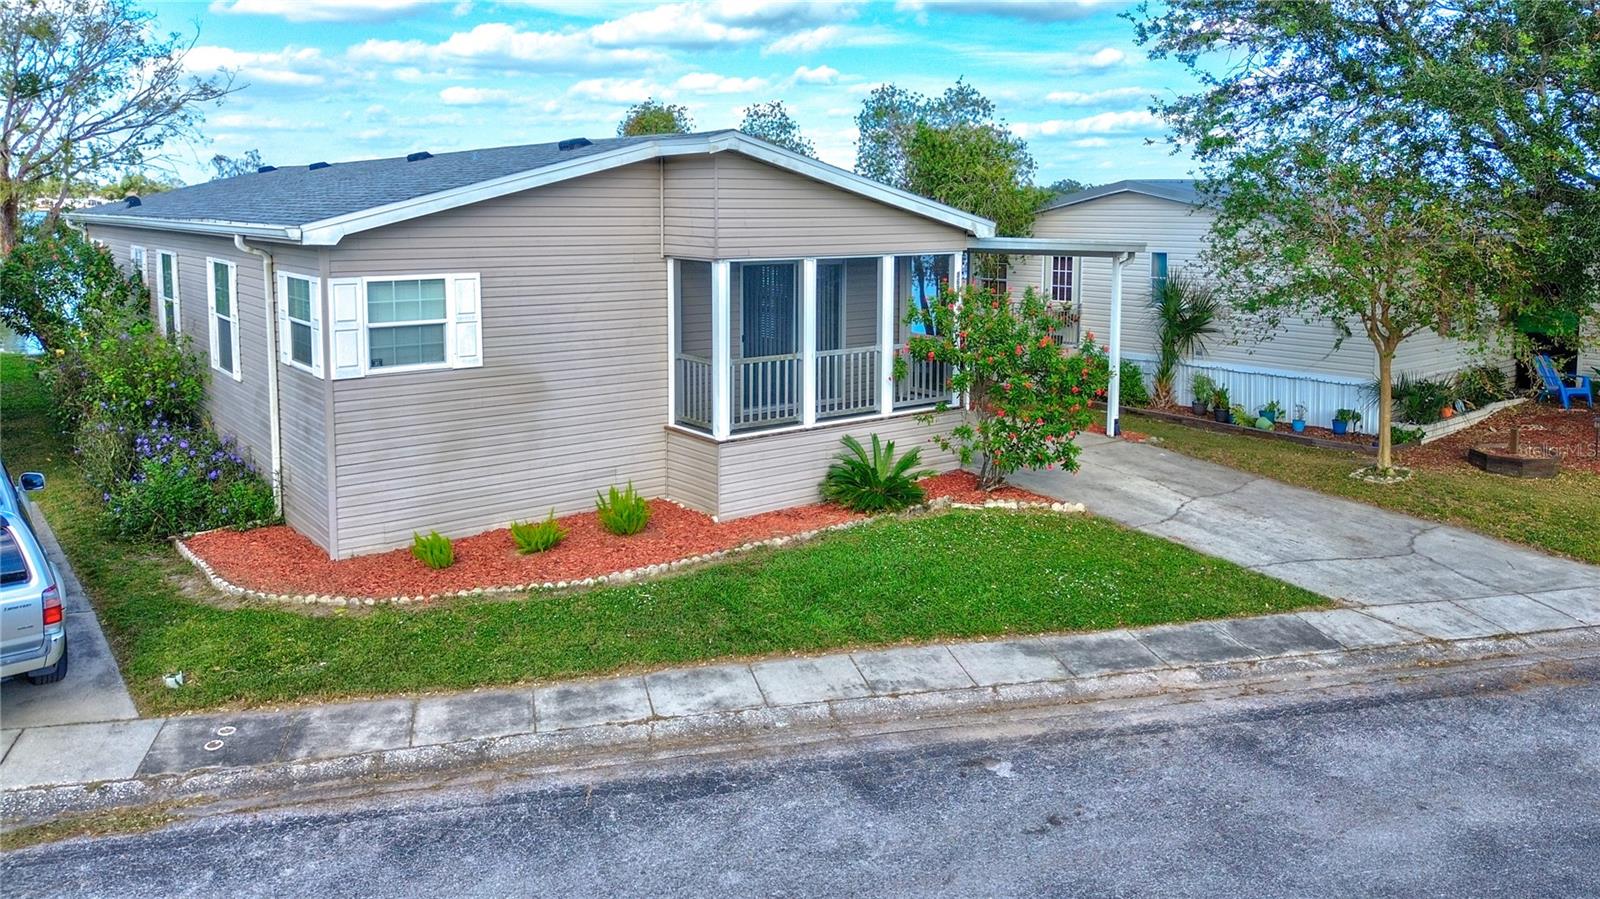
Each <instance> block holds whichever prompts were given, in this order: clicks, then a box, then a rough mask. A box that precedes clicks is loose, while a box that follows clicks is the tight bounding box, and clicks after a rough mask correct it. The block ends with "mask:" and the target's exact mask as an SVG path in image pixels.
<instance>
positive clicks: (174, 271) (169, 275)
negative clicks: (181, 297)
mask: <svg viewBox="0 0 1600 899" xmlns="http://www.w3.org/2000/svg"><path fill="white" fill-rule="evenodd" d="M156 268H157V269H158V271H157V272H156V298H157V299H158V300H159V301H160V302H158V303H157V304H156V312H157V314H158V315H159V316H160V318H161V333H163V334H166V335H168V336H171V335H173V334H177V333H178V332H179V331H182V330H183V308H182V307H181V306H180V305H179V303H178V256H177V254H176V253H169V252H167V251H166V250H157V251H156Z"/></svg>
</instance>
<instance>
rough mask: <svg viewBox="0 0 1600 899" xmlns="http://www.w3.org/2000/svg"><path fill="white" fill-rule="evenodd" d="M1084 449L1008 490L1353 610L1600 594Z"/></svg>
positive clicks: (1199, 477)
mask: <svg viewBox="0 0 1600 899" xmlns="http://www.w3.org/2000/svg"><path fill="white" fill-rule="evenodd" d="M1080 443H1081V445H1082V447H1083V454H1082V456H1081V457H1080V460H1079V461H1080V463H1081V470H1079V471H1078V472H1077V473H1076V474H1069V473H1066V472H1060V471H1045V472H1020V473H1018V474H1016V475H1014V476H1013V477H1012V478H1011V481H1012V482H1013V483H1015V484H1017V485H1018V486H1020V487H1025V488H1027V489H1029V490H1032V491H1034V492H1036V493H1041V494H1044V495H1046V496H1051V497H1055V498H1057V499H1061V500H1066V501H1069V502H1081V503H1083V504H1084V505H1085V506H1086V507H1087V508H1088V509H1089V511H1091V512H1093V513H1094V514H1096V515H1099V516H1101V517H1103V518H1109V519H1111V520H1113V521H1117V522H1120V523H1122V524H1125V525H1127V526H1129V527H1131V528H1135V529H1137V530H1140V531H1144V532H1145V533H1147V534H1154V535H1156V536H1158V537H1165V538H1167V539H1168V540H1175V541H1177V542H1179V543H1182V544H1184V545H1185V546H1188V547H1190V548H1192V549H1195V550H1198V551H1200V552H1203V553H1206V554H1208V555H1213V556H1218V557H1220V558H1223V559H1227V560H1228V561H1230V562H1234V563H1236V564H1239V565H1243V566H1245V567H1247V568H1251V569H1254V570H1256V571H1259V572H1261V573H1262V574H1266V575H1269V576H1271V577H1275V578H1277V579H1279V580H1283V581H1288V582H1289V583H1291V584H1294V585H1296V586H1299V587H1304V588H1305V589H1307V590H1310V591H1312V592H1314V593H1320V594H1322V595H1323V596H1327V597H1329V598H1332V599H1337V600H1341V601H1343V602H1345V603H1348V604H1352V605H1362V606H1366V605H1387V604H1391V603H1412V602H1425V601H1430V600H1471V599H1480V598H1494V597H1502V596H1522V597H1532V598H1535V599H1539V600H1541V601H1546V602H1548V603H1551V604H1554V605H1559V604H1561V603H1562V602H1565V601H1567V600H1568V599H1569V598H1572V599H1581V598H1582V597H1583V596H1585V595H1587V596H1591V597H1592V596H1595V595H1600V567H1596V566H1593V565H1585V564H1583V563H1581V562H1574V561H1571V560H1569V559H1562V558H1558V557H1555V556H1550V555H1546V554H1544V553H1541V552H1539V551H1538V550H1534V549H1530V548H1528V547H1524V546H1517V545H1514V544H1510V543H1504V542H1502V541H1499V540H1496V539H1494V538H1492V537H1485V536H1483V535H1482V534H1478V533H1475V532H1472V531H1467V530H1463V529H1461V528H1457V527H1452V526H1450V525H1444V524H1438V523H1436V522H1431V521H1422V520H1420V519H1416V518H1411V517H1409V516H1406V515H1401V514H1398V513H1395V512H1389V511H1386V510H1384V509H1380V508H1378V507H1376V506H1369V505H1367V504H1366V503H1359V502H1355V501H1353V500H1346V499H1340V498H1338V497H1333V496H1328V495H1327V494H1323V493H1317V492H1315V491H1312V490H1304V489H1301V488H1299V487H1292V486H1290V485H1288V484H1284V483H1282V482H1280V481H1274V480H1272V479H1270V478H1263V477H1258V476H1256V475H1253V474H1249V473H1247V472H1242V471H1239V470H1237V469H1233V468H1227V467H1225V466H1222V465H1216V464H1213V463H1210V462H1205V461H1202V460H1199V459H1194V458H1191V457H1189V456H1184V455H1182V454H1179V453H1174V452H1170V451H1168V450H1163V449H1161V448H1159V447H1157V446H1150V445H1147V444H1139V443H1128V442H1127V441H1123V440H1111V439H1108V438H1106V437H1104V436H1099V435H1093V434H1085V435H1083V436H1082V437H1081V438H1080Z"/></svg>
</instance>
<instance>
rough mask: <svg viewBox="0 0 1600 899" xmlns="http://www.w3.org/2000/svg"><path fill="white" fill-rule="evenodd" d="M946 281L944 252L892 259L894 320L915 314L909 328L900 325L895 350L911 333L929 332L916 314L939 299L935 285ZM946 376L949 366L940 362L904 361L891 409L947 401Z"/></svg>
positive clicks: (901, 346) (930, 306) (946, 272)
mask: <svg viewBox="0 0 1600 899" xmlns="http://www.w3.org/2000/svg"><path fill="white" fill-rule="evenodd" d="M949 280H950V256H949V254H947V253H939V254H927V255H917V256H901V257H899V258H897V259H896V260H895V281H896V283H895V300H896V309H895V320H896V321H897V322H903V321H905V319H906V314H907V310H912V311H915V312H917V313H919V316H918V317H917V318H916V319H914V320H913V321H912V322H911V324H910V325H901V326H900V327H901V328H902V330H901V332H900V334H899V335H898V338H899V339H897V340H896V341H895V347H896V349H900V350H903V349H904V348H905V347H906V345H907V343H908V341H909V337H910V335H912V334H928V333H930V332H931V329H930V326H929V324H928V323H927V322H925V321H924V320H923V319H922V318H921V316H920V313H921V312H923V311H925V310H929V309H932V308H933V304H934V303H935V302H936V301H937V300H938V298H939V286H940V285H941V284H945V283H948V282H949ZM908 332H909V333H908ZM950 375H951V371H950V366H948V365H947V364H945V363H943V362H929V361H928V360H927V359H917V358H908V359H907V366H906V375H905V377H903V378H899V379H897V380H896V381H895V396H894V407H895V408H896V409H907V408H913V407H916V406H931V405H934V404H936V403H938V402H940V401H941V400H946V399H948V398H949V397H950V386H949V385H950Z"/></svg>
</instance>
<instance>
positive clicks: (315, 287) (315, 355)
mask: <svg viewBox="0 0 1600 899" xmlns="http://www.w3.org/2000/svg"><path fill="white" fill-rule="evenodd" d="M306 280H308V281H310V282H311V373H312V374H313V375H316V376H317V377H318V378H321V377H323V373H322V279H321V278H307V279H306Z"/></svg>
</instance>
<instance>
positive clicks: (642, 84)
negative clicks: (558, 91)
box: [567, 78, 669, 103]
mask: <svg viewBox="0 0 1600 899" xmlns="http://www.w3.org/2000/svg"><path fill="white" fill-rule="evenodd" d="M668 93H669V91H668V90H667V88H665V87H663V86H662V85H660V84H657V83H655V82H653V81H649V80H647V79H644V78H588V79H585V80H583V81H579V82H578V83H576V84H574V85H573V86H572V87H569V88H567V94H568V95H569V96H573V97H577V98H579V99H583V100H600V101H602V102H606V103H638V102H641V101H643V100H648V99H650V98H651V97H662V96H666V95H667V94H668Z"/></svg>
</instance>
